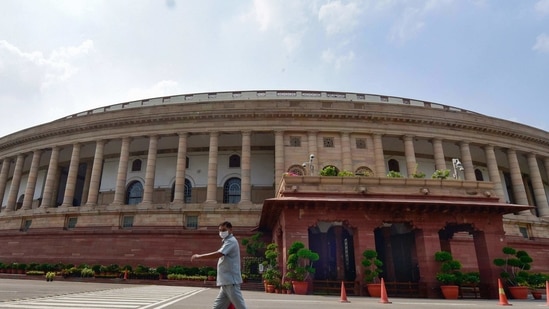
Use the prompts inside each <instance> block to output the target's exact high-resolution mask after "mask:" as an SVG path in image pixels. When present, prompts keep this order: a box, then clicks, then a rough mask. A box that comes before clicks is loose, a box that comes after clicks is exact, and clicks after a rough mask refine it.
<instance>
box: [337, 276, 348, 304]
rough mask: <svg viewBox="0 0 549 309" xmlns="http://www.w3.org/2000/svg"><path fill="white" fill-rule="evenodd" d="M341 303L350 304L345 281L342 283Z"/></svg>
mask: <svg viewBox="0 0 549 309" xmlns="http://www.w3.org/2000/svg"><path fill="white" fill-rule="evenodd" d="M339 302H340V303H350V301H348V300H347V291H346V290H345V284H344V283H343V281H341V299H340V300H339Z"/></svg>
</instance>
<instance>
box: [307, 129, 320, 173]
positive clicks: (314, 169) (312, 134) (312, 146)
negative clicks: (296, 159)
mask: <svg viewBox="0 0 549 309" xmlns="http://www.w3.org/2000/svg"><path fill="white" fill-rule="evenodd" d="M316 139H317V132H316V131H309V132H308V137H307V141H308V144H309V155H312V154H313V155H315V159H314V160H313V166H307V167H308V169H309V173H308V175H315V176H316V175H319V174H320V170H322V166H320V156H319V155H318V153H317V152H318V146H317V140H316ZM306 159H307V161H308V160H309V156H307V158H306Z"/></svg>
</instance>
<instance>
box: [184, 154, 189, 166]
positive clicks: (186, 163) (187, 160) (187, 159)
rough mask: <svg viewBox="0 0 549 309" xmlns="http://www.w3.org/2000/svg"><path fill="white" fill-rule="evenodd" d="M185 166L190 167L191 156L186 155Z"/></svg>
mask: <svg viewBox="0 0 549 309" xmlns="http://www.w3.org/2000/svg"><path fill="white" fill-rule="evenodd" d="M185 168H189V157H185Z"/></svg>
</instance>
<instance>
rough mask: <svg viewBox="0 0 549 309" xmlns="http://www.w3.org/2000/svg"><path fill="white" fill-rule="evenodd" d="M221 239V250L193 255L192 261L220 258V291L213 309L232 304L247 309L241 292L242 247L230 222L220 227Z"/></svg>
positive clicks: (225, 307) (223, 307)
mask: <svg viewBox="0 0 549 309" xmlns="http://www.w3.org/2000/svg"><path fill="white" fill-rule="evenodd" d="M219 237H221V239H222V240H223V244H222V245H221V248H219V250H217V251H214V252H210V253H204V254H193V256H191V261H194V260H195V259H199V258H219V260H218V261H217V286H219V287H220V289H219V294H218V295H217V298H216V299H215V301H214V305H213V309H227V307H229V304H231V303H232V304H233V305H234V307H235V308H236V309H246V304H245V303H244V297H242V292H241V291H240V284H242V274H241V272H240V246H239V244H238V240H237V239H236V237H234V235H233V226H232V224H231V223H230V222H228V221H225V222H223V223H221V224H220V225H219Z"/></svg>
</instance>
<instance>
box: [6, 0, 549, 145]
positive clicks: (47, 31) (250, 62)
mask: <svg viewBox="0 0 549 309" xmlns="http://www.w3.org/2000/svg"><path fill="white" fill-rule="evenodd" d="M0 12H2V14H1V16H2V18H0V108H1V112H0V136H5V135H7V134H10V133H13V132H16V131H19V130H22V129H25V128H28V127H31V126H35V125H38V124H42V123H46V122H50V121H53V120H56V119H59V118H61V117H64V116H67V115H70V114H74V113H77V112H81V111H85V110H89V109H93V108H96V107H100V106H107V105H113V104H117V103H121V102H126V101H131V100H136V99H144V98H148V97H157V96H165V95H174V94H183V93H193V92H219V91H232V90H236V91H241V90H268V89H283V90H288V89H294V90H326V91H328V90H329V91H345V92H346V91H348V92H358V93H371V94H383V95H388V96H397V97H405V98H411V99H417V100H425V101H431V102H436V103H441V104H446V105H451V106H456V107H460V108H464V109H469V110H472V111H475V112H479V113H482V114H485V115H489V116H493V117H497V118H502V119H507V120H512V121H516V122H520V123H524V124H527V125H530V126H533V127H537V128H541V129H543V130H545V131H549V124H548V120H547V119H548V117H549V0H377V1H374V0H372V1H367V0H363V1H354V0H349V1H346V0H336V1H329V0H256V1H250V0H238V1H236V0H234V1H223V0H215V1H214V0H196V1H194V0H88V1H80V0H70V1H69V0H66V1H57V0H32V1H31V0H27V1H21V0H2V1H0Z"/></svg>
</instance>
